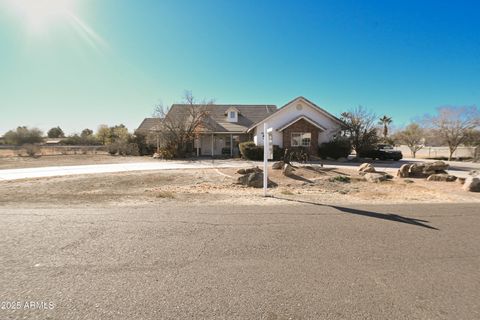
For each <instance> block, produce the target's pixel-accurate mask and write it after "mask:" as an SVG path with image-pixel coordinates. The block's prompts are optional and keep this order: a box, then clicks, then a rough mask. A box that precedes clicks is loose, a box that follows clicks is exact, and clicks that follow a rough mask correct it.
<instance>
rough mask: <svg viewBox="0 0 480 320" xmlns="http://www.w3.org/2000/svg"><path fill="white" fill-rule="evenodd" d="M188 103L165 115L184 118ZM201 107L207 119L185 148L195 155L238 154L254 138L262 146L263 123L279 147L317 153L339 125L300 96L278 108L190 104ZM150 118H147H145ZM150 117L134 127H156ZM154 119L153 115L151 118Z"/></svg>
mask: <svg viewBox="0 0 480 320" xmlns="http://www.w3.org/2000/svg"><path fill="white" fill-rule="evenodd" d="M189 107H192V105H186V104H174V105H172V107H171V108H170V110H169V112H168V114H167V117H169V116H171V117H179V118H185V119H186V118H187V117H188V112H187V110H188V108H189ZM193 107H198V108H200V107H201V108H204V110H205V111H206V114H207V119H206V120H205V121H204V122H205V125H204V126H202V127H201V128H200V129H199V130H198V133H197V138H196V139H195V141H194V142H192V143H190V145H189V147H188V149H189V150H190V151H192V153H193V154H196V155H197V156H218V155H231V156H237V155H238V154H239V148H238V145H239V143H241V142H244V141H254V142H255V144H257V145H263V135H264V132H263V127H264V126H263V124H264V123H267V130H268V132H269V135H270V139H271V141H272V143H273V145H278V146H279V147H281V148H291V147H305V148H307V149H308V150H309V152H310V153H311V154H317V149H318V146H319V145H320V144H321V143H322V142H326V141H330V140H331V139H332V137H333V136H334V135H335V134H337V133H338V132H339V131H340V130H341V129H342V126H343V122H342V121H341V120H339V119H338V118H336V117H335V116H333V115H332V114H330V113H328V112H327V111H326V110H324V109H322V108H320V107H319V106H317V105H316V104H314V103H313V102H311V101H309V100H308V99H306V98H304V97H298V98H295V99H293V100H292V101H290V102H288V103H287V104H286V105H284V106H283V107H281V108H279V109H278V108H277V107H276V106H275V105H238V104H222V105H218V104H213V105H194V106H193ZM149 119H150V120H149ZM151 119H152V118H147V119H145V120H144V121H143V122H142V124H141V125H140V127H139V128H138V129H137V131H138V130H140V129H142V130H147V131H150V132H154V131H155V130H158V128H159V126H156V125H155V123H154V121H152V120H151ZM153 119H155V118H153Z"/></svg>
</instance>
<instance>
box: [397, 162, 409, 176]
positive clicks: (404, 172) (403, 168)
mask: <svg viewBox="0 0 480 320" xmlns="http://www.w3.org/2000/svg"><path fill="white" fill-rule="evenodd" d="M410 166H411V164H408V163H407V164H403V165H402V166H401V167H400V169H398V171H397V177H400V178H408V177H409V171H410Z"/></svg>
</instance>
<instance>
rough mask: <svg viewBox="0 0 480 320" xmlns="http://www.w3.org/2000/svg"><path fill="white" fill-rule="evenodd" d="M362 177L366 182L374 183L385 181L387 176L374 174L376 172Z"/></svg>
mask: <svg viewBox="0 0 480 320" xmlns="http://www.w3.org/2000/svg"><path fill="white" fill-rule="evenodd" d="M364 177H365V180H367V181H368V182H374V183H378V182H382V181H385V180H387V176H386V175H385V174H383V173H376V172H367V173H366V174H365V176H364Z"/></svg>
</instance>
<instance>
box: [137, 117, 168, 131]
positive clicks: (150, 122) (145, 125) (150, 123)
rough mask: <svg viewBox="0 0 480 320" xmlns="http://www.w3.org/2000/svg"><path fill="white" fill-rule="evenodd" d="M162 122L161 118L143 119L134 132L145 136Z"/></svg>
mask: <svg viewBox="0 0 480 320" xmlns="http://www.w3.org/2000/svg"><path fill="white" fill-rule="evenodd" d="M161 122H162V119H161V118H145V119H144V120H143V121H142V123H141V124H140V126H139V127H138V128H137V130H135V132H139V133H143V134H146V133H148V131H149V130H151V129H152V128H153V127H154V126H156V125H159V124H160V123H161Z"/></svg>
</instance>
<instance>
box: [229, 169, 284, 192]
mask: <svg viewBox="0 0 480 320" xmlns="http://www.w3.org/2000/svg"><path fill="white" fill-rule="evenodd" d="M237 173H238V174H241V176H240V177H238V178H237V182H236V183H237V184H241V185H244V186H247V187H253V188H263V170H262V169H260V168H259V167H254V168H247V169H238V170H237ZM268 186H269V187H274V186H275V183H273V182H272V181H270V179H268Z"/></svg>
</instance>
